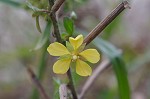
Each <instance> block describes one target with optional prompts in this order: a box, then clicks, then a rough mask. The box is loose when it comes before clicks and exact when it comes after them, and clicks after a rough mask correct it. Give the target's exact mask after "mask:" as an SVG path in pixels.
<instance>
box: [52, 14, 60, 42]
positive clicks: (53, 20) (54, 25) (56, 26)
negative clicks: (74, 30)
mask: <svg viewBox="0 0 150 99" xmlns="http://www.w3.org/2000/svg"><path fill="white" fill-rule="evenodd" d="M50 17H51V21H52V23H53V28H54V31H53V34H54V36H55V37H56V39H57V41H58V42H60V43H62V39H61V36H60V32H59V27H58V22H57V19H56V15H55V13H53V12H52V13H50Z"/></svg>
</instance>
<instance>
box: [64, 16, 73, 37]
mask: <svg viewBox="0 0 150 99" xmlns="http://www.w3.org/2000/svg"><path fill="white" fill-rule="evenodd" d="M63 22H64V27H65V29H66V32H67V33H68V34H69V35H70V36H72V34H73V32H74V23H73V20H71V19H70V18H68V17H65V18H64V21H63Z"/></svg>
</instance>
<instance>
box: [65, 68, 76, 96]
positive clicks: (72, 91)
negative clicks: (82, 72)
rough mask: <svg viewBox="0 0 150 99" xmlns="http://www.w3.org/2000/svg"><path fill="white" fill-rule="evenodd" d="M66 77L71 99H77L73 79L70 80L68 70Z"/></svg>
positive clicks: (70, 75)
mask: <svg viewBox="0 0 150 99" xmlns="http://www.w3.org/2000/svg"><path fill="white" fill-rule="evenodd" d="M67 75H68V78H69V83H68V88H69V89H70V90H71V93H72V96H73V99H78V97H77V94H76V90H75V87H74V84H73V79H72V74H71V70H70V69H69V70H68V71H67Z"/></svg>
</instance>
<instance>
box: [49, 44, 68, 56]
mask: <svg viewBox="0 0 150 99" xmlns="http://www.w3.org/2000/svg"><path fill="white" fill-rule="evenodd" d="M47 51H48V52H49V54H51V55H53V56H62V55H65V54H70V52H69V51H68V50H67V48H66V47H65V46H64V45H62V44H61V43H58V42H55V43H52V44H50V45H49V47H48V48H47Z"/></svg>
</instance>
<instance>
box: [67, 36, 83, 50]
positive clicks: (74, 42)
mask: <svg viewBox="0 0 150 99" xmlns="http://www.w3.org/2000/svg"><path fill="white" fill-rule="evenodd" d="M69 42H70V43H71V45H72V46H73V48H74V49H77V48H78V47H79V46H81V44H82V43H83V35H78V36H77V37H76V38H72V37H69Z"/></svg>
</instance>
